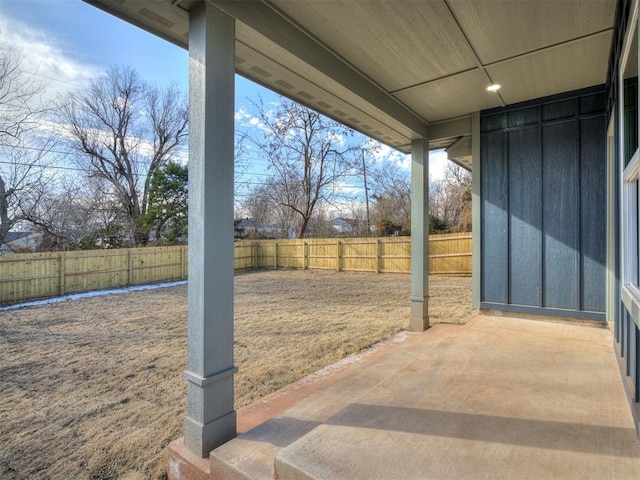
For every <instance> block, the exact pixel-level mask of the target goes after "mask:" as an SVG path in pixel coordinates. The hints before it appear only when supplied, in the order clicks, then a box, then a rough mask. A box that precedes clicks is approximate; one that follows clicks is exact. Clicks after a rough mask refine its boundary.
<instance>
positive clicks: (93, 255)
mask: <svg viewBox="0 0 640 480" xmlns="http://www.w3.org/2000/svg"><path fill="white" fill-rule="evenodd" d="M234 247H235V248H234V266H235V269H236V270H246V269H252V268H305V269H325V270H337V271H351V272H378V273H409V272H410V269H411V239H410V238H409V237H391V238H386V237H385V238H340V239H337V238H331V239H303V240H254V241H243V242H236V243H235V245H234ZM187 260H188V255H187V247H185V246H176V247H147V248H131V249H121V250H83V251H75V252H45V253H20V254H9V255H3V256H0V303H15V302H22V301H26V300H32V299H36V298H45V297H54V296H57V295H64V294H67V293H79V292H87V291H91V290H99V289H103V288H117V287H123V286H128V285H142V284H147V283H155V282H165V281H172V280H183V279H186V278H187V270H188V261H187ZM429 268H430V273H431V274H433V275H471V234H466V233H465V234H449V235H432V236H431V237H430V241H429Z"/></svg>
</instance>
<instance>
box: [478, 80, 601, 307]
mask: <svg viewBox="0 0 640 480" xmlns="http://www.w3.org/2000/svg"><path fill="white" fill-rule="evenodd" d="M604 109H605V96H604V88H603V86H598V87H591V88H588V89H584V90H581V91H577V92H569V93H567V94H561V95H556V96H553V97H548V98H545V99H539V100H537V101H530V102H525V103H523V104H519V105H514V106H510V107H506V109H505V108H502V109H494V110H489V111H485V112H481V145H480V151H481V162H480V168H481V179H482V180H481V183H482V188H481V206H482V211H481V228H482V231H481V242H480V244H481V246H480V248H481V252H482V259H483V265H482V267H481V272H482V285H481V288H480V291H481V306H484V307H486V308H503V309H506V310H516V311H524V312H533V313H543V314H552V315H563V316H577V317H580V318H596V319H603V318H604V299H605V291H604V287H605V267H604V262H605V252H604V250H603V249H604V243H605V242H604V241H602V238H603V236H604V235H605V223H604V216H603V215H600V213H601V212H600V210H601V208H602V204H603V201H604V198H605V197H604V188H605V183H604V181H603V178H604V175H603V174H602V172H603V171H604V170H603V169H604V166H605V141H604V137H603V135H604V133H605V129H604V127H602V128H600V127H601V126H602V124H603V123H604V122H603V118H604ZM501 196H506V197H507V201H506V205H505V203H504V202H503V201H501ZM505 216H506V219H505Z"/></svg>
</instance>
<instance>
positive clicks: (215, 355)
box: [184, 2, 237, 457]
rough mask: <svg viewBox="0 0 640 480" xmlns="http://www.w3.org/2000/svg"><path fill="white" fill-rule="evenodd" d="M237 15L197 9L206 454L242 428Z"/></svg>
mask: <svg viewBox="0 0 640 480" xmlns="http://www.w3.org/2000/svg"><path fill="white" fill-rule="evenodd" d="M234 45H235V20H234V19H233V18H232V17H230V16H229V15H227V14H225V13H223V12H222V11H221V10H219V9H217V8H216V7H214V6H213V5H211V4H210V3H208V2H202V3H201V4H200V5H198V6H197V7H196V8H195V9H194V10H192V11H191V12H190V14H189V109H190V113H189V267H188V268H189V304H188V305H189V314H188V337H189V339H188V364H187V365H188V367H187V368H188V370H187V371H185V372H184V377H185V378H186V379H187V416H186V418H185V421H184V442H185V445H186V446H187V448H188V449H189V450H191V451H192V452H194V453H195V454H197V455H200V456H202V457H205V456H207V455H208V454H209V452H210V451H211V450H213V449H214V448H216V447H217V446H219V445H221V444H223V443H225V442H227V441H228V440H230V439H232V438H233V437H235V435H236V412H235V410H234V408H233V375H234V373H235V372H236V371H237V369H236V367H235V366H234V365H233V262H234V259H233V160H234V153H233V147H234V144H233V135H234V131H233V130H234V87H235V85H234V74H235V49H234Z"/></svg>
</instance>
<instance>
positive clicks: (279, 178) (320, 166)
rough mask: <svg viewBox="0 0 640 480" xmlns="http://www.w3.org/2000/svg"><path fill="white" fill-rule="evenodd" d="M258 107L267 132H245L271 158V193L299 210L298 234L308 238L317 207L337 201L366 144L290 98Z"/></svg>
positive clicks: (296, 213) (340, 126) (276, 198)
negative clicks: (349, 139)
mask: <svg viewBox="0 0 640 480" xmlns="http://www.w3.org/2000/svg"><path fill="white" fill-rule="evenodd" d="M255 107H256V110H257V116H258V119H259V121H260V122H261V127H262V131H263V132H264V135H262V136H261V137H260V138H256V137H255V136H253V135H252V134H251V133H249V132H245V137H246V138H247V139H248V140H249V142H250V143H252V144H253V145H255V146H257V147H258V148H259V150H260V152H261V153H262V155H264V157H265V158H266V159H267V160H268V162H269V169H270V170H271V171H272V172H273V176H272V177H271V178H269V180H268V182H266V183H268V185H269V187H270V189H271V196H272V198H273V199H274V202H278V203H279V204H280V205H282V206H284V207H286V208H288V209H289V210H291V211H292V212H294V213H295V216H296V218H297V222H296V235H297V237H298V238H303V237H305V236H306V235H307V233H308V231H307V230H308V227H309V222H310V220H311V218H312V216H313V214H314V212H315V210H316V208H318V206H319V205H320V204H322V203H326V204H331V203H332V202H333V201H334V200H335V199H336V198H337V197H338V196H340V194H341V189H340V187H341V184H342V183H343V182H345V181H347V180H348V178H350V177H351V176H353V175H355V174H357V173H358V172H359V171H360V166H359V162H358V158H357V156H356V155H355V154H356V153H357V152H358V151H359V150H360V148H359V147H358V146H353V145H349V144H348V143H349V142H347V141H346V139H347V137H350V136H351V135H352V131H351V130H349V129H348V128H346V127H344V126H342V125H340V124H339V123H337V122H334V121H332V120H329V119H328V118H326V117H323V116H322V115H320V114H319V113H317V112H315V111H313V110H311V109H309V108H307V107H305V106H302V105H299V104H297V103H294V102H292V101H290V100H286V99H284V98H281V100H280V103H279V105H278V106H277V108H276V109H275V110H269V109H267V108H266V107H265V105H264V104H263V103H262V102H260V103H258V104H255Z"/></svg>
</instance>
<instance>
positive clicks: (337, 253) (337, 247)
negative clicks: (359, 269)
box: [336, 240, 340, 271]
mask: <svg viewBox="0 0 640 480" xmlns="http://www.w3.org/2000/svg"><path fill="white" fill-rule="evenodd" d="M336 267H337V269H338V271H340V240H338V242H337V243H336Z"/></svg>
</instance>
